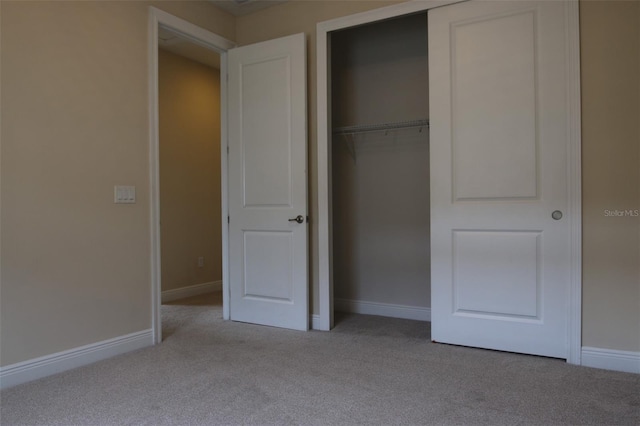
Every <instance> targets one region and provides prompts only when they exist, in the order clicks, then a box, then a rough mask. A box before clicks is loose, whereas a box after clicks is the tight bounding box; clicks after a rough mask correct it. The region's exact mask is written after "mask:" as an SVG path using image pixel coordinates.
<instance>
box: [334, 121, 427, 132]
mask: <svg viewBox="0 0 640 426" xmlns="http://www.w3.org/2000/svg"><path fill="white" fill-rule="evenodd" d="M412 127H427V128H428V127H429V120H412V121H398V122H395V123H382V124H369V125H361V126H345V127H336V128H335V129H333V134H334V135H351V134H355V133H364V132H379V131H381V130H391V129H409V128H412Z"/></svg>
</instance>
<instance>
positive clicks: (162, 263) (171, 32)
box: [149, 7, 234, 343]
mask: <svg viewBox="0 0 640 426" xmlns="http://www.w3.org/2000/svg"><path fill="white" fill-rule="evenodd" d="M161 37H162V40H161ZM149 40H150V43H149V58H150V61H149V81H150V90H149V94H150V100H149V105H150V125H151V128H150V138H151V140H150V165H151V197H150V198H151V219H152V221H151V225H152V230H151V249H152V256H151V260H152V264H151V279H152V325H153V335H154V343H159V342H161V341H162V318H161V311H162V310H161V304H162V302H163V298H164V300H165V301H168V300H170V299H174V300H175V299H176V298H181V297H182V296H190V295H197V294H202V293H207V292H210V291H212V290H213V291H215V290H219V289H221V290H222V311H223V318H225V319H227V318H228V288H227V285H228V278H227V277H228V272H227V259H228V256H227V247H228V244H227V241H228V229H227V226H226V218H227V213H226V212H227V211H228V209H227V191H226V176H227V149H226V140H227V137H226V114H227V112H226V84H221V82H224V81H226V75H227V72H226V52H227V50H228V49H230V48H232V47H233V46H234V44H233V43H231V42H230V41H228V40H226V39H224V38H222V37H220V36H217V35H216V34H213V33H211V32H209V31H206V30H204V29H202V28H200V27H197V26H195V25H193V24H191V23H189V22H187V21H184V20H182V19H180V18H177V17H175V16H173V15H170V14H168V13H166V12H164V11H161V10H159V9H156V8H153V7H151V8H150V25H149ZM161 46H162V47H163V50H162V51H161V50H160V49H159V47H161ZM171 49H174V50H175V51H174V52H171V51H170V50H171ZM176 51H177V52H179V53H181V54H180V55H178V54H176ZM184 56H190V57H191V58H188V59H187V58H185V57H184ZM198 58H199V59H198ZM207 61H209V62H210V64H209V65H213V68H215V66H216V65H217V66H218V70H217V71H215V70H214V71H206V69H211V68H212V67H211V66H209V65H203V63H202V62H207ZM160 63H163V64H164V65H165V66H167V67H168V68H167V69H171V70H172V72H173V73H176V72H177V71H178V70H180V72H179V73H178V74H180V73H182V74H183V75H184V73H185V72H189V71H188V70H191V71H192V72H194V73H195V74H198V75H200V76H204V75H209V82H210V83H211V80H212V79H213V80H215V79H216V78H217V79H218V82H217V91H218V98H219V101H218V102H216V103H217V104H218V109H217V113H216V112H215V111H214V110H210V114H213V115H215V116H216V117H215V118H216V120H211V121H214V122H217V123H219V124H218V125H217V126H216V125H213V126H211V124H212V123H211V122H210V121H208V120H207V119H206V118H207V117H204V120H202V122H201V124H202V123H205V124H204V127H207V130H208V131H209V132H214V133H215V132H217V133H218V138H219V142H218V144H217V146H216V145H215V144H214V146H211V145H209V146H208V147H207V148H203V147H201V146H198V145H199V142H202V141H201V140H200V141H199V139H202V138H203V136H202V135H199V133H200V131H201V130H203V129H194V128H189V129H186V128H185V126H186V125H187V126H189V125H188V124H185V122H182V123H181V122H180V121H179V120H178V118H179V117H182V118H183V119H184V118H185V117H187V118H189V119H192V118H194V117H190V115H199V114H200V113H201V112H203V111H198V110H200V109H201V108H199V107H201V106H202V105H197V106H195V108H193V110H192V111H191V112H192V114H185V111H184V109H185V108H183V106H182V105H180V106H177V108H176V105H175V104H173V105H172V104H171V103H168V104H166V105H164V106H166V107H167V108H166V110H163V114H162V116H164V117H169V119H170V120H172V121H173V120H174V119H175V121H176V122H175V123H164V122H163V123H160V118H161V114H160V107H161V106H160V101H161V97H160V92H159V88H160V83H161V82H160V78H159V66H160ZM195 70H198V71H199V72H196V71H195ZM169 74H171V72H170V73H169ZM195 74H194V75H195ZM182 80H183V83H185V82H187V83H192V82H193V81H191V80H192V78H190V77H189V78H183V79H182ZM204 80H206V78H204ZM163 84H164V83H163ZM185 84H186V83H185ZM205 86H206V84H205ZM210 86H211V87H210V90H209V92H210V95H212V96H214V94H213V92H215V90H216V89H215V88H213V86H215V85H211V84H210ZM169 87H172V86H171V85H169ZM182 89H184V92H185V93H189V92H190V91H191V92H194V91H195V93H192V94H193V95H195V97H194V99H195V100H196V102H197V99H198V96H202V95H203V94H204V92H206V90H205V91H204V92H203V91H202V90H199V89H198V90H196V89H195V88H194V87H183V88H182ZM183 95H184V93H183V94H182V95H180V94H176V93H174V94H173V96H174V98H175V99H179V97H180V96H183ZM201 100H203V99H201ZM213 108H214V109H215V107H213ZM205 114H206V113H205ZM199 118H201V119H202V118H203V117H199ZM218 119H219V120H218ZM207 123H208V124H207ZM192 124H193V123H192ZM197 127H201V126H200V125H198V126H197ZM161 128H163V129H162V130H163V131H164V132H165V133H166V135H168V136H169V137H168V138H167V144H163V149H162V150H161V144H160V133H161V132H160V130H161ZM187 134H188V135H189V136H190V137H189V138H188V139H189V142H188V143H185V140H184V136H185V135H187ZM204 138H205V139H206V136H204ZM172 140H173V141H172ZM189 144H192V147H191V149H189V148H188V147H187V148H186V149H183V148H185V147H186V146H188V145H189ZM214 150H217V152H216V153H214V152H213V151H214ZM204 152H206V153H207V154H206V156H207V157H208V158H209V159H208V160H203V159H202V158H199V156H201V155H202V154H203V153H204ZM165 154H166V155H165ZM176 157H178V158H179V161H175V160H176ZM203 161H204V162H203ZM206 161H211V162H212V163H215V162H217V164H215V165H213V166H212V167H206ZM191 168H197V170H195V171H194V170H190V169H191ZM212 174H215V176H213V175H212ZM206 180H212V181H213V182H204V181H206ZM215 186H217V188H215ZM202 192H207V193H208V194H209V195H208V196H203V195H202ZM163 198H164V200H163ZM161 218H162V219H164V218H166V219H167V221H168V222H169V223H168V224H167V226H166V229H165V228H162V227H161V226H160V223H161ZM205 228H206V230H205ZM199 232H200V233H201V234H202V235H200V236H198V233H199ZM163 239H166V240H167V241H166V242H167V243H168V244H167V245H168V247H167V248H166V249H165V248H164V247H163V243H165V241H163ZM209 240H210V241H209ZM216 240H218V241H220V243H219V247H218V249H217V250H216V247H215V246H216V242H215V241H216ZM165 275H166V276H165ZM165 278H166V279H165ZM163 281H167V285H166V286H165V285H163ZM185 281H186V283H185Z"/></svg>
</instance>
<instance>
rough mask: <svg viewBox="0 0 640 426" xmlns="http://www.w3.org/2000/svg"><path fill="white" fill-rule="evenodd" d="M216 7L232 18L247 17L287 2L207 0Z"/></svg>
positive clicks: (273, 0) (271, 0) (282, 0)
mask: <svg viewBox="0 0 640 426" xmlns="http://www.w3.org/2000/svg"><path fill="white" fill-rule="evenodd" d="M209 1H210V2H211V3H213V4H214V5H215V6H216V7H219V8H220V9H222V10H224V11H226V12H229V13H231V14H232V15H234V16H242V15H248V14H250V13H253V12H257V11H259V10H262V9H266V8H268V7H271V6H275V5H277V4H281V3H286V2H287V0H209Z"/></svg>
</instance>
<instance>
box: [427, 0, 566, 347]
mask: <svg viewBox="0 0 640 426" xmlns="http://www.w3.org/2000/svg"><path fill="white" fill-rule="evenodd" d="M565 13H566V11H565V5H564V2H555V1H553V2H546V1H541V2H522V1H518V2H473V1H472V2H465V3H459V4H455V5H451V6H447V7H442V8H438V9H434V10H431V11H430V12H429V55H430V57H429V63H430V94H431V96H430V111H431V128H430V131H431V205H432V209H431V213H432V216H431V230H432V233H431V250H432V266H431V267H432V269H431V270H432V274H431V277H432V279H431V285H432V338H433V340H435V341H438V342H444V343H453V344H460V345H465V346H475V347H482V348H490V349H499V350H507V351H513V352H522V353H529V354H537V355H545V356H552V357H559V358H566V357H567V311H568V309H567V307H568V293H569V286H570V269H569V265H570V262H569V260H570V251H569V249H570V238H569V221H568V220H567V219H566V218H565V219H564V220H563V219H560V220H555V219H554V218H553V217H552V212H554V211H555V210H559V211H566V209H567V206H568V198H567V172H566V170H567V147H568V145H567V144H568V140H567V134H566V129H567V120H568V114H567V104H566V81H565V75H566V70H565V52H566V50H565V49H566V47H565Z"/></svg>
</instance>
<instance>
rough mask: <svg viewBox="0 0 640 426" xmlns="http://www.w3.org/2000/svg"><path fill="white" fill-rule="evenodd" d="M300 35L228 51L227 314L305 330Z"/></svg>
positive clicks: (304, 141) (303, 115)
mask: <svg viewBox="0 0 640 426" xmlns="http://www.w3.org/2000/svg"><path fill="white" fill-rule="evenodd" d="M305 50H306V42H305V36H304V34H296V35H293V36H289V37H284V38H281V39H277V40H270V41H267V42H263V43H258V44H253V45H249V46H243V47H240V48H236V49H232V50H230V51H229V92H228V96H229V281H230V300H229V304H230V306H229V308H230V318H231V320H233V321H242V322H249V323H255V324H263V325H270V326H277V327H285V328H292V329H298V330H307V329H308V328H309V297H308V288H309V285H308V266H307V263H308V256H307V247H308V244H307V235H308V231H307V227H308V224H307V123H306V119H307V112H306V105H307V103H306V57H305V56H306V55H305Z"/></svg>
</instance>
